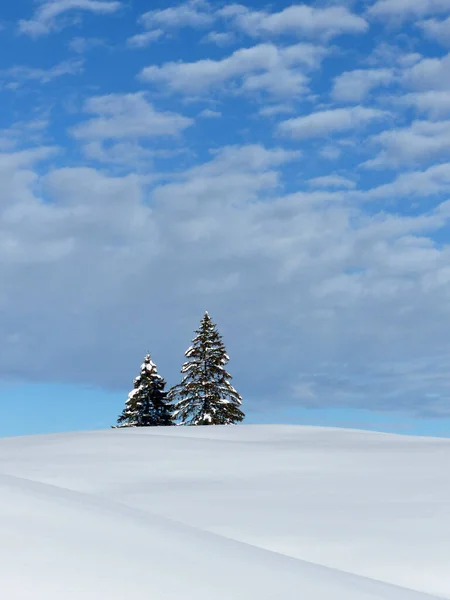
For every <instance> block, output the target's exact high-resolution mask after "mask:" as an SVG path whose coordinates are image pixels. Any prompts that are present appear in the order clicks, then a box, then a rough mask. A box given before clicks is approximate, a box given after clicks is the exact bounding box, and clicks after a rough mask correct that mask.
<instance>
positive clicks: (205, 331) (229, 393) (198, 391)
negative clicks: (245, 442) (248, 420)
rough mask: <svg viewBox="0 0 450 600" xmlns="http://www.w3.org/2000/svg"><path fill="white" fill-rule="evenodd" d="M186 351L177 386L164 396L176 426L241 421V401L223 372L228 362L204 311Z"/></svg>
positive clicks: (219, 340)
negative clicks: (176, 423) (168, 403)
mask: <svg viewBox="0 0 450 600" xmlns="http://www.w3.org/2000/svg"><path fill="white" fill-rule="evenodd" d="M195 333H196V336H195V338H194V339H193V340H192V346H190V348H188V349H187V351H186V353H185V356H186V358H187V359H188V360H187V362H185V363H184V365H183V367H182V369H181V373H182V374H184V377H183V380H182V381H181V383H180V384H178V385H176V386H174V387H173V388H172V389H171V390H170V391H169V393H168V400H169V402H170V403H172V404H173V417H174V419H176V420H179V421H180V425H229V424H232V423H238V422H240V421H243V419H244V417H245V415H244V413H243V412H242V411H241V409H240V406H241V404H242V398H241V396H240V395H239V394H238V393H237V391H236V390H235V389H234V387H233V386H232V385H231V383H230V379H231V375H230V374H229V373H228V372H227V371H226V370H225V365H226V364H227V362H228V361H229V358H228V356H227V353H226V350H225V346H224V344H223V342H222V337H221V336H220V335H219V333H218V331H217V327H216V325H215V324H214V323H213V322H212V320H211V318H210V316H209V314H208V313H207V312H206V313H205V315H204V317H203V319H202V322H201V325H200V328H199V329H198V330H197V331H196V332H195Z"/></svg>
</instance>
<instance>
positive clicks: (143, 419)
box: [116, 354, 173, 427]
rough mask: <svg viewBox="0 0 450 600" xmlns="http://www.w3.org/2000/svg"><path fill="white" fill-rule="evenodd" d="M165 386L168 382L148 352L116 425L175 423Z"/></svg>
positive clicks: (143, 425) (141, 425) (137, 425)
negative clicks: (160, 373)
mask: <svg viewBox="0 0 450 600" xmlns="http://www.w3.org/2000/svg"><path fill="white" fill-rule="evenodd" d="M165 386H166V382H165V381H164V379H163V378H162V377H161V375H159V373H158V370H157V368H156V365H155V363H154V362H153V361H152V359H151V358H150V355H149V354H147V356H146V357H145V358H144V362H143V363H142V365H141V372H140V374H139V375H138V376H137V377H136V379H135V380H134V388H133V390H132V391H131V392H130V393H129V394H128V399H127V401H126V403H125V408H124V409H123V412H122V414H121V415H120V416H119V418H118V420H117V423H118V424H117V426H116V427H149V426H155V425H173V419H172V411H171V407H170V404H169V403H168V402H167V392H165V391H164V388H165Z"/></svg>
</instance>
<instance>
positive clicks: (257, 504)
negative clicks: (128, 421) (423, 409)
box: [0, 425, 450, 600]
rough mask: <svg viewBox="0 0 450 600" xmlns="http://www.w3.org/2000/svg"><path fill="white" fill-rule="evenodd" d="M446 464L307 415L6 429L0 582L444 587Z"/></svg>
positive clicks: (165, 597)
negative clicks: (256, 421)
mask: <svg viewBox="0 0 450 600" xmlns="http://www.w3.org/2000/svg"><path fill="white" fill-rule="evenodd" d="M449 464H450V440H442V439H434V438H412V437H403V436H394V435H388V434H376V433H369V432H361V431H349V430H338V429H331V428H315V427H296V426H295V427H294V426H292V427H291V426H256V425H255V426H237V427H230V426H228V427H173V428H172V427H169V428H155V429H135V430H111V431H106V432H92V433H79V434H61V435H50V436H33V437H24V438H9V439H3V440H0V532H1V536H0V589H1V590H2V594H1V597H2V598H5V600H31V599H33V600H61V599H62V598H63V599H64V600H75V599H77V600H78V599H81V598H82V599H83V600H94V599H95V600H116V599H117V600H119V599H121V600H125V599H129V598H132V599H133V600H144V599H145V600H148V599H149V598H151V599H152V600H175V599H176V600H180V599H183V600H191V599H192V600H194V599H195V600H225V599H226V600H269V599H270V600H272V599H280V600H281V599H282V600H291V599H292V600H294V599H295V600H426V599H429V600H431V599H432V598H434V599H435V598H447V599H450V569H449V561H450V475H449V469H448V465H449Z"/></svg>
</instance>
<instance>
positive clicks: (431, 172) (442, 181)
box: [366, 163, 450, 198]
mask: <svg viewBox="0 0 450 600" xmlns="http://www.w3.org/2000/svg"><path fill="white" fill-rule="evenodd" d="M449 191H450V163H442V164H437V165H433V166H431V167H429V168H428V169H425V170H424V171H410V172H407V173H402V174H400V175H399V176H398V177H397V178H396V179H395V180H394V181H393V182H392V183H386V184H384V185H380V186H378V187H375V188H372V189H371V190H369V191H368V192H367V193H366V195H367V197H368V198H396V197H400V198H401V197H404V196H415V197H427V196H431V195H435V194H441V193H446V192H447V193H448V192H449Z"/></svg>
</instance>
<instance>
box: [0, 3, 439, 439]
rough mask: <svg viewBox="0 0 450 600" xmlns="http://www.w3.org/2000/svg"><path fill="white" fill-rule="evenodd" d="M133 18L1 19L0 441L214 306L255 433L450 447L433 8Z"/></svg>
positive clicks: (69, 422)
mask: <svg viewBox="0 0 450 600" xmlns="http://www.w3.org/2000/svg"><path fill="white" fill-rule="evenodd" d="M151 5H152V10H150V11H148V8H149V3H148V2H146V1H145V0H111V1H110V0H38V1H33V0H20V1H19V2H7V3H6V2H4V3H2V6H1V8H0V44H1V51H0V61H1V64H0V102H1V108H2V110H1V111H0V270H1V273H0V276H1V282H2V285H1V288H0V306H1V311H0V347H1V351H0V380H1V385H0V406H2V408H3V414H4V415H7V419H3V422H2V424H1V427H0V433H3V434H6V433H21V432H29V431H47V430H52V429H72V428H93V427H102V426H107V425H109V424H110V423H111V422H114V419H115V418H116V415H117V413H118V411H120V410H121V408H122V404H123V401H124V395H125V396H126V393H127V391H128V389H129V388H130V387H131V385H132V380H133V378H134V377H135V375H137V373H138V370H139V365H140V363H141V360H142V358H143V356H144V354H145V353H146V352H147V351H149V352H150V353H151V354H152V356H153V359H154V360H155V362H156V363H157V365H158V366H159V370H160V372H161V374H162V375H163V376H164V377H165V378H166V379H167V381H168V383H169V385H172V384H174V383H177V381H178V373H179V369H180V366H181V364H182V362H183V353H184V351H185V349H186V348H187V346H188V345H189V343H190V340H191V338H192V334H193V330H194V329H195V328H196V327H197V325H198V323H199V321H200V318H201V316H202V314H203V312H204V311H205V310H208V311H209V312H210V314H211V316H212V318H213V319H214V320H215V321H216V322H217V324H218V326H219V330H220V332H221V333H222V334H223V336H224V340H225V343H226V345H227V348H228V351H229V354H230V356H231V362H230V365H229V368H230V371H231V372H232V374H233V377H234V380H233V383H234V385H235V387H236V388H237V389H238V390H239V391H240V393H241V394H242V396H243V397H244V401H245V408H246V410H247V412H248V414H249V418H250V420H251V421H252V422H270V421H273V422H275V421H278V422H279V421H285V422H287V421H291V422H310V421H311V419H312V415H316V417H315V419H316V421H317V422H318V423H320V422H322V423H324V424H342V423H344V424H351V425H352V426H363V425H367V426H371V425H372V426H374V427H378V428H380V427H381V428H382V425H383V422H384V420H388V421H389V422H390V420H392V419H394V418H395V419H397V422H396V424H395V425H392V427H393V428H394V429H395V428H397V429H398V430H400V429H402V428H403V429H405V430H409V431H414V432H419V433H420V432H422V433H423V432H425V433H428V432H430V431H434V432H437V431H439V433H442V434H445V433H447V435H448V434H450V246H449V242H450V232H449V227H448V225H449V220H450V201H449V193H450V41H449V40H450V0H376V1H369V0H354V1H352V0H348V1H347V2H345V1H339V2H333V1H330V2H326V1H325V2H317V1H315V2H312V1H311V2H308V3H306V4H290V3H289V2H284V1H279V2H277V3H274V4H272V5H267V6H266V7H265V6H264V5H263V4H262V3H261V2H256V1H255V0H254V1H252V2H246V3H245V4H227V3H226V2H220V3H214V2H207V1H206V0H193V1H190V2H185V3H181V4H171V3H170V2H168V1H167V0H165V1H164V2H163V1H161V0H159V1H158V0H155V1H154V2H152V3H151ZM8 411H9V414H8ZM430 423H431V424H434V425H430ZM420 424H422V425H423V426H422V428H421V425H420ZM425 424H426V425H425ZM383 426H384V425H383ZM389 426H390V425H389ZM433 428H434V429H433Z"/></svg>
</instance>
